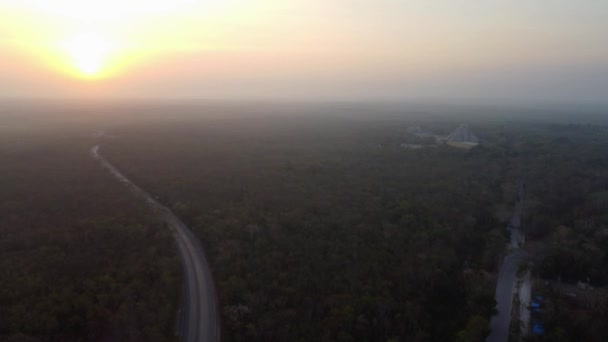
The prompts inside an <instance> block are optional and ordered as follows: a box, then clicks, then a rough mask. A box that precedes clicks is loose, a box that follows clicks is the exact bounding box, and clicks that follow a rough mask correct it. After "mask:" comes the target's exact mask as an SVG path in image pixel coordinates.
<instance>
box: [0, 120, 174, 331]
mask: <svg viewBox="0 0 608 342" xmlns="http://www.w3.org/2000/svg"><path fill="white" fill-rule="evenodd" d="M4 119H5V118H4ZM25 121H26V120H19V123H18V124H12V123H11V122H8V120H6V119H5V120H3V125H2V126H0V131H1V132H0V175H1V176H0V188H1V189H2V191H0V213H1V214H0V340H1V341H168V340H172V339H173V338H174V337H173V336H174V334H175V313H176V310H177V301H178V299H179V298H178V296H179V293H178V292H179V291H178V290H179V288H180V286H179V282H180V263H179V260H178V259H177V255H176V252H175V247H174V243H173V240H172V237H171V234H170V232H168V231H167V230H166V229H165V228H164V227H163V226H162V224H161V223H160V222H159V221H158V220H157V219H156V218H154V217H153V216H151V215H150V213H149V211H148V210H147V208H146V207H145V206H144V205H143V204H141V203H138V202H137V201H133V198H132V196H130V194H129V193H128V192H126V191H125V190H124V188H123V187H122V186H121V185H120V184H118V183H117V182H115V181H114V180H113V179H112V178H111V177H109V176H108V174H107V173H106V172H105V171H104V170H102V169H101V168H100V167H99V166H98V165H97V164H96V163H95V162H94V161H93V160H92V158H91V157H90V155H89V151H88V150H89V144H90V139H88V138H86V137H84V136H82V135H81V134H80V133H76V132H77V131H74V130H72V129H65V128H58V127H47V126H45V124H33V123H31V122H30V123H24V122H25Z"/></svg>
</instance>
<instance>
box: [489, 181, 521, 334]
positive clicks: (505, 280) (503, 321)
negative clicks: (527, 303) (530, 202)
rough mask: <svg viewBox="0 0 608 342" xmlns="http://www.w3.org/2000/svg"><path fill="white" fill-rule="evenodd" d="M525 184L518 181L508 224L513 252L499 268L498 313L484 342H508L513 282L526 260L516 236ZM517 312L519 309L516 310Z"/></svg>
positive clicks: (519, 224)
mask: <svg viewBox="0 0 608 342" xmlns="http://www.w3.org/2000/svg"><path fill="white" fill-rule="evenodd" d="M524 190H525V182H524V180H523V179H522V180H520V183H519V190H518V201H517V203H516V205H515V210H514V212H513V216H512V218H511V221H510V224H509V232H510V233H511V241H510V246H511V248H513V252H511V253H510V254H509V255H507V256H506V257H505V259H504V261H503V263H502V267H501V268H500V273H499V274H498V281H497V283H496V292H495V294H494V298H495V299H496V310H497V311H498V313H497V314H496V315H494V316H493V317H492V320H491V321H490V335H489V336H488V337H487V338H486V342H508V340H509V327H510V325H511V310H512V306H513V294H514V290H515V280H516V279H517V270H518V269H519V265H520V264H521V263H522V262H523V261H524V260H525V259H526V253H525V252H524V251H522V250H520V249H519V242H518V236H519V234H520V228H521V217H522V211H523V199H524ZM518 310H519V308H518Z"/></svg>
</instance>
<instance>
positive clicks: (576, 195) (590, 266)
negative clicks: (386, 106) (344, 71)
mask: <svg viewBox="0 0 608 342" xmlns="http://www.w3.org/2000/svg"><path fill="white" fill-rule="evenodd" d="M58 108H59V107H54V108H53V109H52V110H51V112H52V113H53V115H51V116H50V117H53V118H56V117H60V116H61V115H60V114H58V112H59V111H60V110H59V109H58ZM110 109H112V110H111V111H110ZM350 109H351V108H348V107H341V108H340V109H339V110H336V109H335V108H333V109H331V110H329V111H327V110H323V109H315V110H307V111H304V112H302V113H299V112H298V111H297V110H292V111H290V112H289V113H282V112H281V111H280V110H274V111H273V110H269V109H268V107H264V106H259V107H251V108H250V109H247V110H245V109H243V108H239V107H230V108H227V107H220V106H217V107H214V106H207V107H205V108H198V107H197V108H194V107H192V106H186V105H181V106H175V105H174V106H158V105H154V106H150V107H138V106H135V105H133V106H131V107H128V108H124V107H112V108H107V107H99V108H93V109H91V108H89V109H87V108H84V109H81V110H79V111H78V115H76V114H74V115H72V116H69V117H68V119H65V117H64V116H61V117H64V119H62V120H63V121H62V120H54V121H53V120H50V121H49V120H47V121H40V120H29V121H28V120H24V119H22V118H19V119H18V120H17V119H15V120H12V121H11V120H6V119H5V118H3V120H4V121H3V122H4V125H3V126H0V130H1V133H2V134H0V174H1V175H2V177H0V182H1V183H2V189H3V191H2V192H1V193H0V198H1V199H0V212H1V213H2V214H1V215H0V264H1V265H0V270H1V271H0V340H2V341H4V340H7V341H85V340H87V341H88V340H112V341H138V340H139V341H165V340H172V339H176V337H175V329H176V322H175V318H176V313H177V310H178V300H179V295H180V293H179V292H180V291H179V289H180V282H181V277H180V275H181V272H180V269H181V266H180V263H179V260H178V257H177V253H176V247H175V245H174V243H173V241H172V238H171V234H170V232H169V231H168V230H167V229H166V227H165V226H164V225H163V224H162V223H161V222H160V221H159V219H158V218H157V217H155V216H154V214H153V213H152V212H151V211H150V210H149V208H147V207H146V206H145V203H141V201H139V200H137V198H136V197H134V196H133V195H132V194H130V193H129V192H128V191H127V190H126V189H125V188H124V186H122V185H121V184H119V183H118V182H116V181H115V180H114V179H113V178H112V177H110V176H109V175H108V174H107V172H106V171H104V170H103V169H101V168H100V167H99V165H98V164H96V162H95V161H94V160H93V159H92V158H91V156H90V154H89V149H90V147H91V146H92V145H93V144H96V143H100V142H101V144H102V148H101V153H102V154H103V155H104V156H105V157H106V158H107V159H108V160H110V161H111V162H112V163H113V164H114V165H116V166H117V167H119V168H120V169H121V170H122V171H123V172H124V173H125V175H126V176H128V177H129V178H130V179H132V180H133V181H134V182H135V183H137V184H138V185H139V186H141V187H142V188H144V189H146V190H147V191H148V192H150V193H151V194H152V195H154V196H157V197H158V198H159V200H160V201H161V202H163V203H164V204H166V205H168V206H170V207H171V208H172V209H173V210H174V211H175V213H176V214H177V215H178V216H180V218H182V219H183V220H184V221H185V222H186V223H187V224H188V225H189V226H190V227H191V228H192V230H193V231H194V232H195V234H196V235H197V236H198V237H199V238H200V239H201V242H202V243H203V245H204V247H205V252H206V254H207V256H208V257H209V260H210V263H211V266H212V270H213V273H214V276H215V281H216V284H217V287H218V291H219V295H220V303H221V307H220V311H221V314H222V326H223V334H222V336H223V340H225V341H382V342H384V341H483V340H485V336H486V335H487V333H488V329H489V327H488V326H489V320H490V318H491V315H492V314H493V312H494V305H495V302H494V287H495V282H496V275H497V272H498V270H499V267H500V264H501V260H502V257H503V256H504V255H505V253H506V252H507V251H506V242H507V230H506V229H505V226H506V222H507V221H508V219H509V217H510V213H511V211H512V210H513V205H514V203H515V202H516V200H517V187H518V182H519V180H520V179H524V180H525V186H526V198H525V208H524V218H523V230H524V233H525V234H526V238H527V244H526V246H525V249H526V252H527V253H528V254H529V255H530V266H531V267H532V270H533V276H534V279H535V283H534V294H535V295H539V294H540V295H542V296H543V297H544V298H545V302H544V306H543V311H542V313H540V314H539V315H535V316H534V317H533V318H534V319H535V320H540V321H542V322H543V324H544V326H545V328H546V333H545V336H544V337H542V338H536V339H540V340H544V341H571V340H586V341H604V340H608V336H606V332H605V329H603V323H604V322H605V321H606V320H607V319H608V317H607V314H608V310H607V309H608V296H607V293H608V292H607V290H606V286H607V285H608V284H607V283H606V282H607V281H608V272H607V271H606V270H608V253H607V251H608V233H607V229H608V228H607V227H608V225H607V223H608V222H607V220H608V216H606V214H605V213H606V212H608V211H607V209H608V195H606V189H607V188H608V187H607V186H608V174H607V171H606V166H608V137H607V136H606V133H607V132H606V128H605V127H604V126H602V125H600V124H594V125H581V124H568V123H567V122H566V123H560V124H557V123H552V124H547V121H548V120H547V119H552V118H551V117H545V118H539V119H538V120H536V121H535V120H532V119H530V118H526V117H523V116H521V117H514V116H500V115H499V116H495V117H491V118H490V117H485V116H483V115H477V116H474V115H457V114H455V113H453V114H452V115H444V116H439V115H431V114H427V113H420V112H417V113H404V112H402V111H398V110H387V111H384V112H383V111H379V110H378V111H377V113H378V115H370V112H369V111H371V110H377V109H373V108H371V107H369V108H368V107H358V109H357V113H358V114H353V113H350V112H349V110H350ZM110 112H111V113H113V114H111V115H110V114H107V113H110ZM143 112H145V113H146V114H145V115H144V114H142V113H143ZM74 113H75V112H74ZM82 113H86V116H87V117H88V118H93V119H90V120H82V119H81V116H82ZM541 119H542V120H541ZM562 119H563V118H562ZM49 122H55V123H57V124H56V125H55V126H53V125H49ZM462 122H468V123H469V124H470V126H471V128H472V129H473V131H474V132H475V133H476V134H477V135H478V136H479V137H480V138H481V140H482V144H481V145H480V146H478V147H476V148H474V149H471V150H463V149H458V148H454V147H450V146H445V145H435V144H433V143H432V141H431V139H428V138H423V139H421V138H418V137H416V136H413V135H411V134H408V133H407V131H408V130H407V129H408V127H412V126H421V127H423V128H424V130H426V131H430V132H435V133H437V134H439V135H447V134H449V133H450V131H451V130H453V129H454V128H455V127H457V126H458V125H459V124H460V123H462ZM50 126H52V127H50ZM100 132H102V133H103V134H100ZM95 133H96V134H95ZM404 143H405V144H420V145H424V146H423V147H422V148H416V149H407V148H403V147H402V144H404ZM578 282H581V283H582V284H585V286H590V287H591V290H584V291H583V290H580V289H579V290H570V289H571V288H577V286H576V285H577V283H578ZM587 288H588V287H587ZM573 291H575V292H576V293H574V292H573Z"/></svg>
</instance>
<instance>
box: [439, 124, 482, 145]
mask: <svg viewBox="0 0 608 342" xmlns="http://www.w3.org/2000/svg"><path fill="white" fill-rule="evenodd" d="M447 142H451V143H469V144H478V143H479V138H477V136H476V135H475V134H473V132H472V131H471V129H470V128H469V125H467V124H462V125H460V126H459V127H458V128H456V129H455V130H454V132H452V134H450V135H449V136H448V139H447Z"/></svg>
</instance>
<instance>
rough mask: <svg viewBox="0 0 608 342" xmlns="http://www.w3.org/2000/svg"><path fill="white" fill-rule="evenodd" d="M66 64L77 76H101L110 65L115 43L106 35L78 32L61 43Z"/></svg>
mask: <svg viewBox="0 0 608 342" xmlns="http://www.w3.org/2000/svg"><path fill="white" fill-rule="evenodd" d="M61 48H62V50H63V52H64V54H65V57H66V59H67V60H66V63H67V64H68V65H67V66H68V67H70V68H71V69H72V70H73V73H75V74H76V75H77V76H80V77H83V78H102V77H104V76H106V74H107V72H108V69H109V67H110V62H111V61H110V59H111V57H112V54H113V53H114V52H115V50H116V45H115V44H114V43H112V42H111V41H110V40H109V39H108V38H107V37H104V36H102V35H99V34H95V33H80V34H77V35H74V36H72V37H70V38H68V39H66V40H64V41H63V42H62V43H61Z"/></svg>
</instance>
